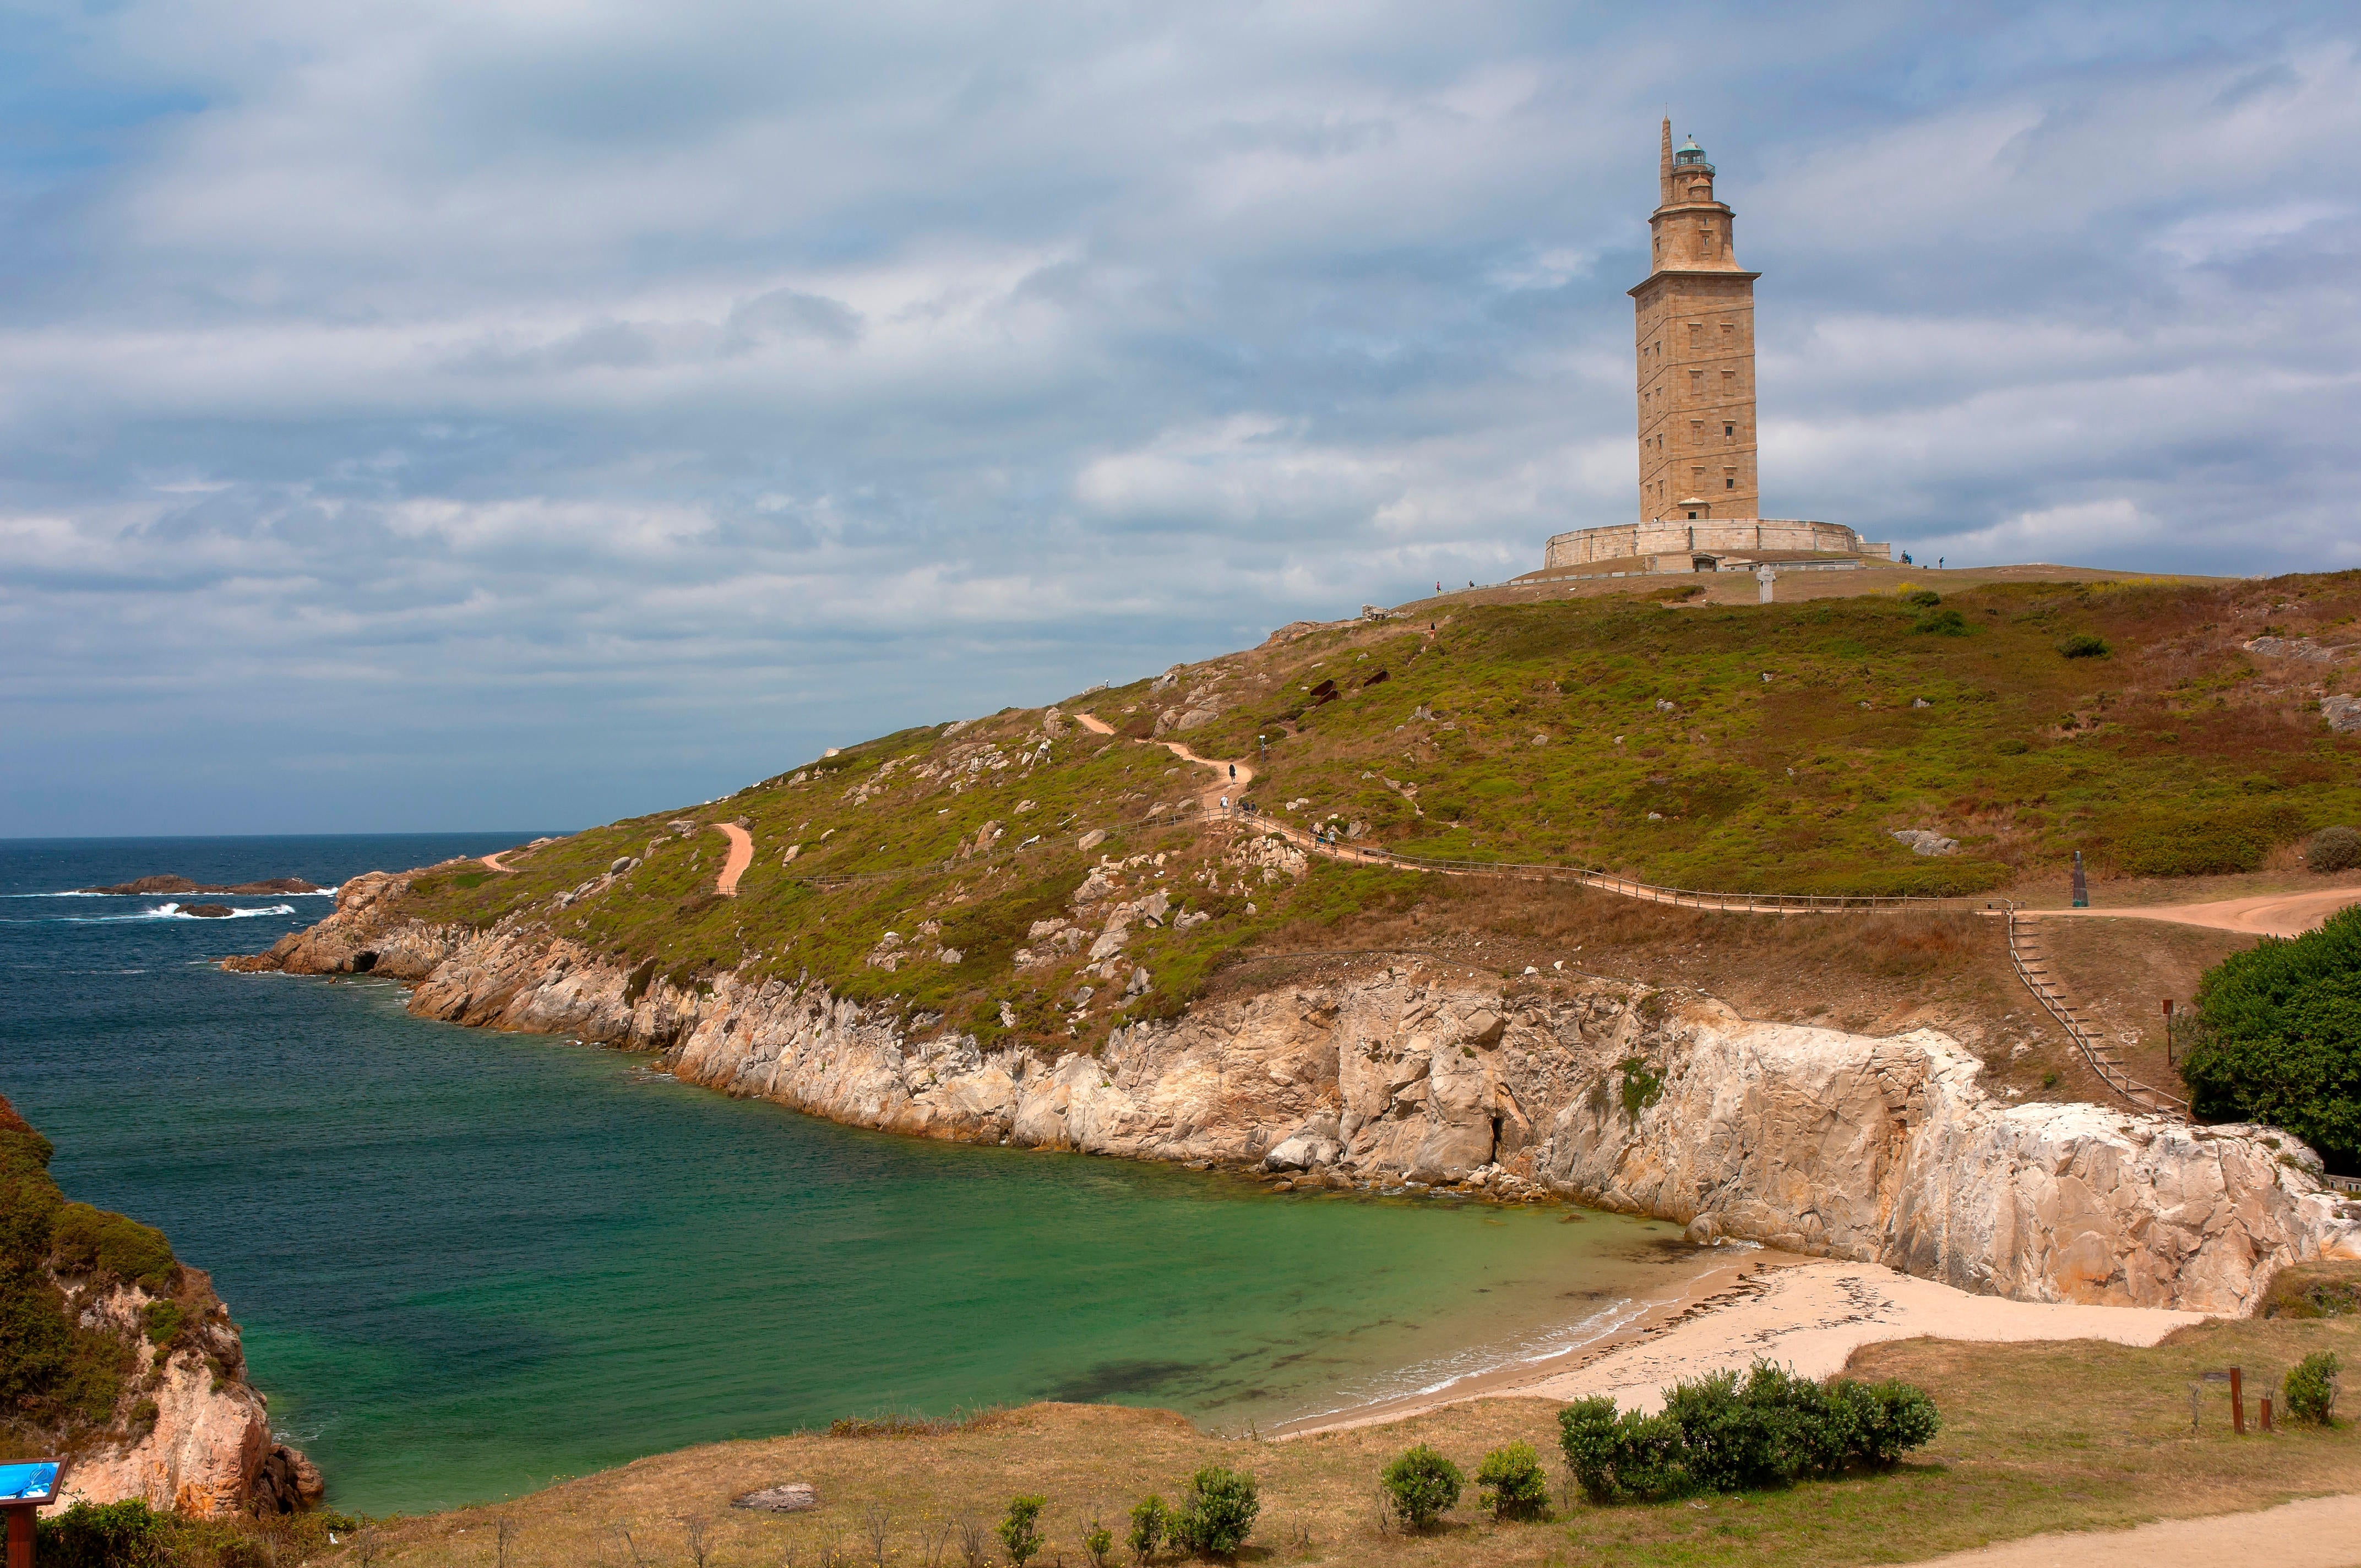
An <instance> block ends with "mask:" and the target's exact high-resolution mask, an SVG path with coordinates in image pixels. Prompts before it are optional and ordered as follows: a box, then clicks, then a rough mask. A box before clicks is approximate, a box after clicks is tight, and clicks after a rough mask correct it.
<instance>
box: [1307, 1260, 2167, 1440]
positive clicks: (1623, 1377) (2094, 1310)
mask: <svg viewBox="0 0 2361 1568" xmlns="http://www.w3.org/2000/svg"><path fill="white" fill-rule="evenodd" d="M1708 1282H1718V1283H1716V1286H1715V1288H1713V1289H1712V1290H1711V1291H1710V1292H1709V1293H1705V1294H1699V1293H1697V1291H1698V1289H1699V1288H1702V1287H1705V1286H1707V1285H1708ZM1689 1286H1690V1289H1689V1290H1687V1291H1685V1292H1684V1293H1683V1295H1682V1296H1681V1297H1679V1298H1675V1299H1670V1300H1665V1301H1662V1302H1656V1303H1652V1304H1651V1309H1650V1310H1649V1311H1648V1312H1646V1313H1643V1314H1642V1319H1639V1320H1635V1321H1633V1322H1631V1324H1629V1325H1627V1327H1626V1328H1625V1329H1624V1330H1622V1331H1620V1332H1616V1333H1611V1334H1608V1335H1603V1336H1601V1337H1600V1338H1599V1339H1598V1340H1596V1341H1593V1342H1592V1343H1589V1344H1587V1345H1580V1346H1576V1348H1574V1349H1572V1350H1569V1351H1567V1352H1565V1354H1562V1355H1559V1356H1553V1357H1551V1358H1549V1361H1548V1362H1547V1363H1545V1364H1542V1365H1528V1366H1523V1367H1515V1368H1508V1367H1504V1368H1500V1369H1499V1371H1497V1372H1494V1373H1487V1374H1479V1375H1477V1376H1471V1377H1468V1378H1465V1379H1463V1380H1461V1381H1460V1382H1457V1383H1455V1384H1452V1385H1450V1386H1449V1387H1444V1388H1440V1389H1436V1390H1434V1391H1433V1392H1432V1393H1429V1394H1423V1395H1414V1396H1411V1397H1408V1398H1400V1399H1391V1400H1387V1401H1385V1402H1383V1403H1381V1404H1377V1405H1369V1406H1364V1407H1361V1408H1359V1409H1353V1410H1349V1411H1341V1412H1338V1413H1337V1414H1336V1415H1334V1416H1333V1417H1314V1418H1312V1419H1310V1420H1303V1421H1297V1422H1290V1423H1289V1425H1287V1426H1286V1427H1284V1428H1282V1429H1279V1431H1276V1432H1274V1433H1273V1435H1274V1436H1276V1437H1279V1438H1298V1437H1309V1436H1312V1435H1313V1434H1314V1433H1319V1432H1333V1431H1350V1430H1352V1429H1354V1428H1356V1427H1367V1426H1379V1425H1384V1424H1387V1423H1389V1422H1392V1421H1399V1420H1407V1419H1409V1418H1410V1417H1412V1416H1417V1415H1423V1414H1426V1413H1428V1412H1431V1411H1433V1410H1437V1409H1443V1408H1444V1407H1445V1406H1448V1405H1458V1404H1466V1403H1468V1402H1470V1401H1473V1400H1477V1399H1486V1398H1543V1399H1554V1400H1558V1401H1560V1402H1561V1403H1570V1402H1572V1401H1574V1400H1576V1399H1583V1398H1591V1397H1592V1396H1595V1395H1602V1394H1603V1395H1608V1396H1610V1397H1612V1398H1614V1399H1615V1401H1616V1403H1617V1404H1618V1405H1620V1406H1621V1407H1622V1408H1624V1409H1632V1410H1640V1411H1643V1412H1645V1411H1653V1410H1654V1409H1658V1408H1659V1407H1660V1406H1661V1405H1662V1403H1663V1399H1662V1390H1663V1389H1664V1387H1668V1386H1669V1385H1671V1384H1674V1383H1677V1382H1682V1381H1685V1380H1686V1379H1689V1378H1694V1377H1700V1376H1707V1375H1708V1374H1711V1373H1716V1372H1723V1371H1730V1372H1738V1373H1741V1374H1742V1373H1744V1372H1745V1370H1746V1369H1747V1367H1748V1366H1750V1365H1752V1364H1753V1363H1754V1361H1756V1360H1757V1359H1765V1360H1770V1361H1773V1362H1776V1363H1779V1364H1780V1365H1784V1366H1787V1367H1789V1368H1790V1369H1791V1370H1794V1371H1795V1372H1798V1373H1801V1374H1803V1375H1804V1376H1810V1377H1829V1376H1835V1375H1836V1374H1838V1373H1839V1372H1842V1371H1843V1370H1844V1368H1845V1365H1846V1364H1847V1363H1848V1362H1849V1361H1850V1359H1851V1357H1852V1353H1853V1352H1854V1351H1856V1350H1858V1349H1860V1348H1861V1346H1863V1345H1868V1344H1876V1343H1882V1342H1883V1341H1887V1340H1899V1339H1920V1338H1927V1339H1944V1340H1959V1341H1966V1342H1970V1343H2026V1342H2031V1341H2040V1340H2073V1339H2095V1340H2105V1341H2108V1342H2111V1343H2115V1344H2123V1345H2132V1346H2137V1347H2146V1346H2150V1345H2154V1344H2156V1343H2158V1342H2159V1341H2161V1340H2162V1339H2163V1338H2164V1337H2165V1336H2166V1335H2168V1334H2169V1333H2171V1332H2173V1331H2174V1330H2176V1329H2180V1328H2185V1327H2188V1326H2189V1325H2191V1324H2193V1323H2202V1322H2204V1321H2208V1319H2209V1316H2210V1315H2209V1314H2207V1313H2203V1312H2191V1311H2181V1310H2171V1309H2168V1308H2160V1307H2094V1306H2085V1305H2082V1304H2081V1303H2078V1302H2036V1301H2015V1300H2011V1299H2007V1298H2006V1297H2002V1296H1977V1295H1971V1294H1969V1293H1968V1292H1967V1291H1964V1290H1960V1289H1955V1288H1952V1287H1950V1286H1949V1285H1941V1284H1938V1283H1937V1282H1935V1281H1933V1280H1931V1279H1920V1278H1918V1277H1916V1276H1913V1275H1907V1274H1903V1273H1900V1272H1899V1271H1897V1270H1894V1269H1892V1268H1888V1267H1886V1266H1884V1265H1883V1264H1876V1263H1839V1262H1835V1261H1831V1260H1829V1259H1828V1258H1816V1257H1804V1256H1800V1255H1795V1254H1791V1253H1773V1252H1769V1251H1768V1250H1767V1249H1766V1251H1765V1253H1764V1254H1763V1255H1759V1256H1757V1257H1755V1258H1753V1259H1750V1260H1748V1261H1747V1262H1745V1263H1743V1264H1733V1265H1732V1266H1730V1267H1729V1268H1726V1269H1713V1270H1708V1272H1707V1273H1705V1274H1703V1275H1700V1276H1698V1277H1697V1278H1695V1279H1693V1280H1691V1281H1689ZM1650 1320H1653V1321H1650Z"/></svg>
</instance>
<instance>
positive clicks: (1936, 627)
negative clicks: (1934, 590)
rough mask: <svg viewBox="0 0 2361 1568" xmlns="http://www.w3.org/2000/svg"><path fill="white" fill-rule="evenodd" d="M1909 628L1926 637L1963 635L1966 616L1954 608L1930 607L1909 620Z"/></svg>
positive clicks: (1966, 629) (1965, 633)
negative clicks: (1915, 618) (1924, 612)
mask: <svg viewBox="0 0 2361 1568" xmlns="http://www.w3.org/2000/svg"><path fill="white" fill-rule="evenodd" d="M1910 630H1913V631H1915V632H1917V633H1919V634H1920V635H1922V636H1927V637H1965V636H1966V635H1967V634H1968V618H1967V617H1966V616H1964V615H1961V614H1960V612H1959V611H1958V610H1956V609H1930V610H1928V611H1927V613H1926V614H1924V615H1922V616H1920V617H1919V618H1918V619H1917V620H1915V621H1913V622H1911V624H1910Z"/></svg>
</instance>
